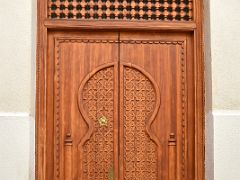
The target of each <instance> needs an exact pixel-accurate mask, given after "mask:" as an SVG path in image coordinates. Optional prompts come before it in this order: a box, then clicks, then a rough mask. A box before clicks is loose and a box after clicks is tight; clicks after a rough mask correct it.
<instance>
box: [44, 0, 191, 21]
mask: <svg viewBox="0 0 240 180" xmlns="http://www.w3.org/2000/svg"><path fill="white" fill-rule="evenodd" d="M48 17H49V18H50V19H76V20H81V19H95V20H97V19H99V20H156V21H192V19H193V0H49V3H48Z"/></svg>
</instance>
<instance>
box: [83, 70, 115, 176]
mask: <svg viewBox="0 0 240 180" xmlns="http://www.w3.org/2000/svg"><path fill="white" fill-rule="evenodd" d="M113 78H114V67H113V66H111V67H107V68H103V69H101V70H99V71H98V72H96V73H95V74H93V75H92V76H91V77H90V78H89V79H88V80H87V81H86V82H85V83H84V86H83V88H82V90H81V91H82V92H80V93H81V95H82V98H81V99H82V102H80V103H82V107H83V110H84V112H85V114H86V115H87V117H88V118H89V122H88V123H90V124H89V126H90V127H89V129H90V130H89V132H90V133H91V134H89V137H88V138H87V139H85V140H82V159H83V162H82V163H83V165H82V166H83V175H82V179H84V180H85V179H88V180H106V179H108V177H109V170H110V169H111V168H112V165H113V149H114V148H113V116H114V100H113V98H114V89H113V88H114V79H113ZM103 117H104V118H106V122H105V123H107V124H105V125H102V124H101V123H100V122H99V119H100V120H101V118H103ZM85 137H86V136H85ZM84 141H85V142H84Z"/></svg>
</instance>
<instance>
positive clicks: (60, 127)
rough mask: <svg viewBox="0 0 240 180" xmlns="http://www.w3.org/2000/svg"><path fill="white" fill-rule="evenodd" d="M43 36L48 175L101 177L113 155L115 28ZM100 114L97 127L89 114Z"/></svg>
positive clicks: (104, 176)
mask: <svg viewBox="0 0 240 180" xmlns="http://www.w3.org/2000/svg"><path fill="white" fill-rule="evenodd" d="M48 39H49V40H48V41H49V46H50V47H53V48H49V52H48V54H49V55H48V57H50V58H49V60H48V76H49V79H50V80H49V82H48V85H49V88H48V97H53V98H52V99H51V98H49V101H48V106H49V107H51V106H53V107H54V108H49V110H47V111H48V114H49V116H48V119H47V129H48V134H47V143H48V144H49V146H48V148H47V152H48V157H49V159H48V163H49V166H47V167H48V168H47V169H46V171H47V174H48V179H57V180H59V179H60V180H73V179H75V180H85V179H89V180H90V179H96V180H97V179H107V178H108V175H109V172H111V171H113V170H111V168H113V163H116V159H117V158H118V152H117V151H118V149H117V148H113V146H114V145H115V144H117V143H118V142H117V141H118V137H117V136H118V132H117V130H116V128H117V123H115V122H114V121H117V118H116V116H117V113H118V112H117V109H118V107H117V106H118V98H117V88H116V85H117V78H118V77H117V76H118V72H117V69H116V66H115V64H116V62H117V61H118V42H117V40H118V36H117V33H104V32H103V33H91V32H87V33H86V32H52V33H50V34H49V38H48ZM106 64H108V65H109V66H105V65H106ZM100 66H103V67H102V68H101V69H98V70H96V69H97V68H98V67H100ZM83 82H85V83H83ZM51 84H53V86H52V85H51ZM106 88H107V89H106ZM79 91H81V92H79ZM82 92H83V95H84V96H83V97H81V96H80V94H81V93H82ZM79 98H81V100H80V101H81V102H79ZM81 108H82V109H81ZM84 113H85V116H84ZM51 114H53V116H52V115H51ZM103 115H104V116H106V117H107V118H108V121H109V122H108V126H104V127H102V128H101V129H100V131H98V128H96V126H98V124H95V123H94V120H95V119H98V118H101V117H102V116H103ZM115 126H116V127H115ZM99 164H100V165H99ZM116 168H117V167H116Z"/></svg>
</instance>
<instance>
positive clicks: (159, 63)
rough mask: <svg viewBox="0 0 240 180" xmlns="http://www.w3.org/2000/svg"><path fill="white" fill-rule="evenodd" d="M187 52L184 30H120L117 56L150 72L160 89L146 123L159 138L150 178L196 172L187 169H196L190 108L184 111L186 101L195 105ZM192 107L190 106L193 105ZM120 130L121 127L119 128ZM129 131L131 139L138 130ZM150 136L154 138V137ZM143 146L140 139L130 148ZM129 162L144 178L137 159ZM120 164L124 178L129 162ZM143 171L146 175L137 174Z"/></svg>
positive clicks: (188, 42) (181, 176)
mask: <svg viewBox="0 0 240 180" xmlns="http://www.w3.org/2000/svg"><path fill="white" fill-rule="evenodd" d="M187 48H188V52H187ZM191 51H192V42H191V38H190V37H189V35H187V34H184V33H183V34H181V33H178V34H174V33H142V32H141V33H138V32H134V33H129V32H123V33H121V34H120V61H121V62H124V63H129V64H132V65H134V66H139V67H141V68H142V69H144V70H145V71H146V72H147V73H149V75H150V76H151V77H152V78H153V81H154V82H155V83H156V85H157V87H158V89H159V94H160V97H159V98H160V107H159V111H158V113H157V115H156V117H155V118H154V120H153V121H152V124H151V126H150V128H149V132H150V133H152V134H154V135H156V138H157V139H158V141H159V148H157V149H155V150H154V151H155V153H156V154H157V159H154V158H153V159H152V160H151V162H152V163H154V162H155V161H156V162H157V171H156V173H157V176H156V177H157V178H156V177H151V178H150V177H149V178H148V179H162V180H168V179H170V180H176V179H178V180H180V179H181V180H183V179H193V177H194V172H193V171H188V169H193V168H194V160H193V159H194V154H193V148H192V147H193V145H194V136H193V132H194V126H192V125H193V124H194V118H193V115H194V114H193V113H194V112H193V111H192V110H188V106H192V107H193V93H194V91H193V90H194V89H193V79H192V74H193V70H192V68H193V57H192V56H191V55H192V53H191ZM133 77H134V75H133ZM139 86H140V84H139ZM124 88H126V87H124ZM124 95H125V94H124ZM124 95H123V96H124ZM135 95H136V94H135ZM124 98H127V97H124ZM120 99H121V98H120ZM123 106H124V107H123V108H125V109H127V108H128V107H127V106H126V105H124V104H123ZM192 107H191V109H193V108H192ZM135 113H136V112H135ZM120 115H122V114H120ZM123 118H124V117H123ZM146 121H147V119H146ZM135 126H136V127H134V128H135V129H133V131H134V132H136V131H137V130H136V128H137V124H136V125H135ZM121 131H124V130H122V129H121ZM134 135H135V136H134ZM145 135H146V134H145ZM120 136H121V137H122V138H123V139H124V140H123V141H120V142H121V144H122V145H121V146H124V142H125V141H127V139H126V138H127V137H126V136H124V133H122V134H121V135H120ZM133 136H134V137H133V139H135V141H137V140H138V139H139V138H138V137H137V133H135V134H133ZM150 138H151V139H152V140H153V138H152V137H150ZM142 139H143V138H142ZM150 147H151V146H150ZM144 148H145V146H144V144H143V146H141V147H139V148H138V149H132V150H131V151H132V152H133V154H135V156H136V154H137V153H138V152H139V151H140V152H141V151H144ZM123 149H124V148H123ZM154 151H153V152H154ZM145 155H146V154H145ZM126 158H127V156H126V154H124V152H121V158H120V159H126ZM143 159H144V158H143ZM132 161H133V164H134V165H133V166H132V168H131V170H132V172H133V173H135V175H136V174H137V177H139V178H136V179H137V180H139V179H141V180H143V179H146V177H144V176H142V174H144V168H141V170H139V169H138V167H137V166H138V163H139V162H138V159H135V160H132ZM122 164H123V171H122V174H123V175H122V177H125V178H126V176H127V174H126V173H127V172H126V170H125V169H124V167H125V166H127V162H126V161H122ZM142 166H143V167H146V168H147V167H150V166H149V163H148V162H147V161H144V160H143V165H142ZM149 170H150V169H149ZM145 173H146V175H147V174H149V173H147V172H145ZM141 176H142V177H144V178H140V177H141ZM126 179H128V178H126Z"/></svg>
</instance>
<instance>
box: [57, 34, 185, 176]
mask: <svg viewBox="0 0 240 180" xmlns="http://www.w3.org/2000/svg"><path fill="white" fill-rule="evenodd" d="M75 42H77V43H125V44H167V45H169V44H170V45H180V46H181V92H182V98H181V104H182V122H181V125H182V132H181V133H182V137H181V138H182V167H181V170H182V177H183V179H184V178H185V158H186V157H185V152H186V151H185V146H186V144H185V137H186V136H185V135H186V112H185V111H186V108H185V106H186V63H185V46H184V44H185V41H164V40H120V41H119V40H107V39H81V38H71V37H55V56H56V57H55V60H56V62H55V66H56V67H55V68H56V71H55V72H56V73H55V78H56V82H57V83H56V85H55V87H54V91H55V93H56V94H57V96H56V98H55V99H56V102H55V101H54V103H55V105H54V112H56V115H55V117H54V128H55V130H54V133H55V135H56V136H55V137H56V138H55V139H54V145H55V148H56V150H55V151H54V178H55V179H56V180H59V178H60V152H59V151H60V96H61V92H60V83H61V82H60V72H59V71H60V53H59V52H60V44H61V43H75ZM54 114H55V113H54ZM55 126H56V127H55Z"/></svg>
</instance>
